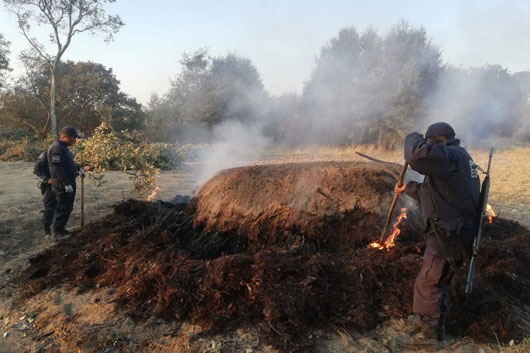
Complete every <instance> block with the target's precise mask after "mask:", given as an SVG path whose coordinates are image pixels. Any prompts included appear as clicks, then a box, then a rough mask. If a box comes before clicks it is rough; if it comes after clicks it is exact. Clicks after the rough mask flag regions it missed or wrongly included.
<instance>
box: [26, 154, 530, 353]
mask: <svg viewBox="0 0 530 353" xmlns="http://www.w3.org/2000/svg"><path fill="white" fill-rule="evenodd" d="M396 169H397V170H398V169H399V167H397V168H396ZM395 173H396V171H391V172H386V171H384V170H382V169H380V167H378V166H373V165H370V164H354V163H349V164H348V163H328V164H307V165H286V166H270V167H251V168H238V169H234V170H230V171H225V172H223V173H221V174H220V175H218V176H217V177H216V178H214V179H213V180H211V181H210V182H209V183H207V184H206V185H205V186H204V187H203V189H202V190H201V191H200V193H199V196H198V197H197V198H195V199H194V200H192V202H191V203H190V204H188V205H186V204H178V205H172V204H167V203H160V202H159V203H147V202H140V201H128V202H125V203H122V204H120V205H118V206H116V207H115V210H114V213H113V214H112V215H109V216H107V217H105V218H103V219H101V220H100V221H99V222H97V223H92V224H90V225H88V226H87V227H85V229H84V230H83V231H81V232H79V233H76V234H75V235H74V236H73V237H72V238H71V239H70V240H68V241H65V242H63V243H61V244H58V245H57V246H56V247H54V248H51V249H48V250H46V251H45V252H43V253H41V254H39V255H37V256H35V257H34V258H32V259H31V266H30V268H29V269H28V270H27V271H26V273H25V277H24V278H23V279H22V280H23V283H22V284H23V292H22V294H23V295H24V296H31V295H34V294H36V293H38V292H39V291H41V290H43V289H45V288H50V287H51V286H55V285H59V284H62V285H63V286H65V287H68V288H71V289H74V288H76V289H78V290H80V291H86V290H97V289H98V288H104V287H114V288H116V289H117V291H116V293H115V297H114V301H116V302H117V303H118V304H119V307H120V308H123V309H130V310H133V312H134V314H135V315H136V318H137V319H143V318H147V317H149V316H151V315H157V316H160V317H162V318H164V319H166V320H190V321H192V322H194V323H197V324H200V325H201V326H202V327H203V328H204V330H209V331H210V332H216V331H223V330H230V329H235V328H239V327H244V326H246V325H252V326H257V327H259V328H260V330H261V332H262V333H263V337H264V339H265V340H266V341H268V342H269V343H270V344H273V345H275V346H276V347H278V348H280V349H281V350H282V351H286V350H298V351H307V350H308V346H310V345H311V342H308V338H307V337H308V335H307V333H308V332H313V330H315V329H323V330H326V329H334V328H336V327H342V328H345V329H356V330H361V331H365V330H370V329H373V328H374V327H375V326H376V325H377V324H378V323H381V322H382V321H384V320H386V319H388V318H389V317H396V316H398V317H400V316H405V317H406V316H407V315H408V314H410V312H411V302H412V285H413V281H414V278H415V277H416V274H417V272H418V270H419V267H420V264H421V253H422V248H423V246H424V244H423V242H422V241H421V234H420V233H419V231H418V230H416V229H414V228H412V227H410V226H409V225H408V224H400V225H399V226H398V225H395V229H398V230H400V232H401V234H400V236H399V237H398V238H395V246H394V247H390V246H388V248H387V249H388V251H377V250H375V249H373V248H370V247H368V245H369V243H370V242H371V241H372V240H374V239H377V238H378V236H379V231H380V230H379V228H378V227H377V226H378V225H380V222H381V218H383V217H381V216H380V215H381V214H384V213H385V212H386V207H387V205H388V204H389V202H390V199H391V197H392V193H391V190H392V186H393V183H394V182H395V180H396V175H395ZM346 181H347V183H346ZM304 186H305V188H304ZM318 189H319V190H320V191H319V190H318ZM304 190H306V191H304ZM307 190H310V191H311V192H310V191H307ZM382 190H390V191H388V192H383V191H382ZM252 220H254V222H252ZM407 223H409V222H407ZM316 230H318V232H317V231H316ZM341 244H343V246H340V245H341ZM386 245H387V244H384V246H386ZM529 254H530V232H528V230H526V229H524V228H522V227H520V226H518V225H517V224H515V223H512V222H509V221H505V220H500V219H496V220H495V222H493V223H492V224H491V225H488V226H487V228H486V233H485V239H484V242H483V245H482V247H481V254H480V261H479V264H478V268H477V277H476V280H475V287H474V291H473V294H472V295H471V296H469V297H466V296H464V295H463V283H462V282H463V281H464V279H463V274H459V275H457V276H456V278H455V284H456V285H455V286H453V289H452V293H451V296H452V298H451V304H452V313H454V314H453V315H452V316H450V319H449V323H448V325H449V328H450V329H451V330H452V333H453V334H456V335H470V336H472V337H475V338H479V339H489V340H493V339H495V337H498V338H499V339H502V340H509V339H513V338H520V337H521V336H522V335H524V334H527V333H528V332H530V323H529V322H528V319H527V318H526V316H525V315H524V312H525V311H526V310H527V307H528V305H530V297H529V296H528V291H529V290H530V274H529V273H528V270H527V269H528V267H529V266H530V255H529ZM457 313H458V317H457V315H456V314H457Z"/></svg>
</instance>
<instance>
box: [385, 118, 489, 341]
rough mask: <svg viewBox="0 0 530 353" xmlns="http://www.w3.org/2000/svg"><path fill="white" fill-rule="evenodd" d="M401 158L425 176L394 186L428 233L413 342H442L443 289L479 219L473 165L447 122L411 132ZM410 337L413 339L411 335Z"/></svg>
mask: <svg viewBox="0 0 530 353" xmlns="http://www.w3.org/2000/svg"><path fill="white" fill-rule="evenodd" d="M405 160H406V162H407V163H408V164H409V165H410V167H411V168H412V169H414V170H416V171H418V172H419V173H421V174H423V175H425V179H424V181H423V183H417V182H414V181H409V182H408V183H406V184H404V185H403V184H402V185H400V184H398V185H396V188H395V192H396V193H397V194H401V193H402V192H405V193H406V194H407V195H409V196H410V197H412V198H413V199H415V200H417V201H418V202H419V203H420V205H421V209H422V212H423V218H424V221H425V225H426V228H425V230H424V232H425V233H426V235H427V239H426V248H425V254H424V256H423V263H422V266H421V270H420V273H419V275H418V277H417V278H416V281H415V283H414V301H413V312H414V321H415V324H416V326H417V330H415V331H416V332H415V333H417V334H418V337H419V338H418V339H417V340H416V339H415V341H418V342H416V343H419V344H422V343H425V342H422V341H427V342H428V341H431V342H433V343H435V342H434V341H436V340H437V341H444V340H445V319H446V315H447V311H448V303H447V287H448V285H449V283H450V281H451V278H452V276H453V273H454V272H453V271H454V269H455V267H456V266H459V265H461V263H462V260H463V259H464V257H466V256H467V255H468V254H469V252H470V250H471V246H472V242H473V237H474V235H475V232H476V227H477V221H478V202H479V194H480V181H479V177H478V173H477V170H476V165H475V163H474V162H473V159H472V158H471V156H470V155H469V154H468V153H467V151H466V150H465V149H464V148H462V147H460V140H458V139H455V131H454V130H453V128H452V127H451V126H450V125H449V124H447V123H443V122H441V123H436V124H433V125H431V126H429V128H428V129H427V132H426V133H425V138H424V137H423V135H421V134H419V133H417V132H414V133H411V134H409V135H408V136H407V137H406V139H405ZM413 337H414V335H413Z"/></svg>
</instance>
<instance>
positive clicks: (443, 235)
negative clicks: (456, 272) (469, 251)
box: [429, 218, 466, 269]
mask: <svg viewBox="0 0 530 353" xmlns="http://www.w3.org/2000/svg"><path fill="white" fill-rule="evenodd" d="M465 224H466V223H465V220H463V219H461V218H452V219H449V220H445V219H440V218H431V219H429V231H430V233H431V234H433V235H434V236H435V238H436V241H437V242H438V245H439V246H440V249H441V250H442V253H443V255H444V257H445V258H446V259H447V261H448V262H449V265H450V266H451V267H452V268H453V269H456V268H457V267H458V266H459V265H460V264H461V262H462V260H463V259H464V258H465V257H466V249H464V248H463V246H462V244H461V242H460V239H459V235H460V233H461V231H462V229H463V228H464V226H465Z"/></svg>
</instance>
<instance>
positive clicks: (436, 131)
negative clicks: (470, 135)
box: [425, 122, 456, 138]
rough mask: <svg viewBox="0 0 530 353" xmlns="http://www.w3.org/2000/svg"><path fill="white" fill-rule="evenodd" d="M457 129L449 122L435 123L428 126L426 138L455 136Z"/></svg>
mask: <svg viewBox="0 0 530 353" xmlns="http://www.w3.org/2000/svg"><path fill="white" fill-rule="evenodd" d="M455 135H456V134H455V130H454V129H453V128H452V127H451V125H449V124H448V123H444V122H439V123H434V124H432V125H431V126H429V127H428V128H427V132H425V138H429V137H435V136H446V137H451V138H453V137H455Z"/></svg>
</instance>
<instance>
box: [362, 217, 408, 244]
mask: <svg viewBox="0 0 530 353" xmlns="http://www.w3.org/2000/svg"><path fill="white" fill-rule="evenodd" d="M403 219H407V209H406V208H402V209H401V214H400V215H399V216H398V218H397V221H396V222H395V223H394V225H393V226H392V233H390V235H389V236H388V238H387V239H386V240H385V242H384V244H379V243H378V242H376V241H374V242H372V243H370V245H369V246H370V247H372V248H375V249H378V250H383V249H386V250H387V251H388V250H390V249H391V248H393V247H394V246H396V244H395V242H394V241H395V239H396V237H397V236H398V235H399V234H400V233H401V230H400V229H399V228H398V226H399V225H400V224H401V221H402V220H403Z"/></svg>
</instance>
